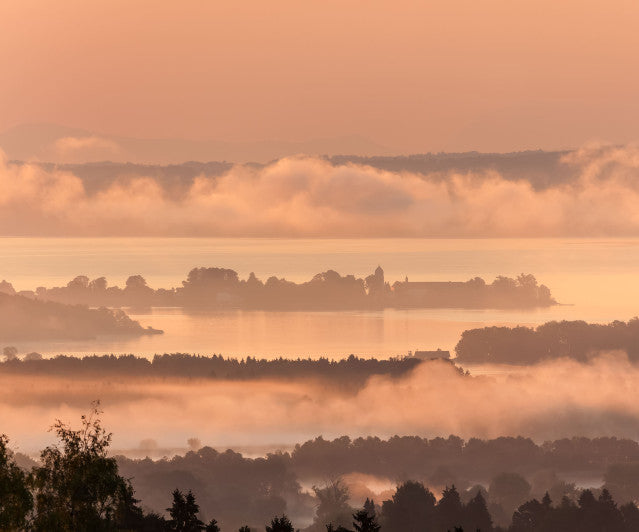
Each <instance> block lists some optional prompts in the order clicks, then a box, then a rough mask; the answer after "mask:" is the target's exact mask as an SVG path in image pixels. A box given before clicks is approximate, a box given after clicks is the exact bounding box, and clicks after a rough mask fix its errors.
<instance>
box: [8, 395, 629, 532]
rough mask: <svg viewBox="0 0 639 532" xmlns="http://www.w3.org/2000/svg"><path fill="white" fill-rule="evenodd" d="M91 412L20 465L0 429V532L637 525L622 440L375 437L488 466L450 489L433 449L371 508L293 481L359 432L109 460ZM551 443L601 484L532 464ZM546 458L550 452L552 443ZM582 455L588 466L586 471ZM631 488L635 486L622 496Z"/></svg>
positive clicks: (341, 489)
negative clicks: (288, 444) (254, 447)
mask: <svg viewBox="0 0 639 532" xmlns="http://www.w3.org/2000/svg"><path fill="white" fill-rule="evenodd" d="M100 413H101V412H100V410H99V404H96V405H95V406H94V407H93V410H92V411H91V412H90V414H88V415H86V416H82V419H81V427H80V428H79V429H73V428H71V427H70V426H68V425H66V424H65V423H62V422H60V421H58V422H56V423H55V425H54V426H53V430H54V431H55V433H56V435H57V437H58V440H59V445H55V446H49V447H47V448H45V449H44V450H43V451H42V452H41V454H40V459H39V461H38V462H35V463H34V462H31V464H29V465H28V468H29V469H30V471H28V470H27V471H25V470H24V469H22V468H21V467H20V466H19V465H18V463H19V461H21V462H22V463H25V461H24V459H22V460H20V456H19V455H16V454H14V453H13V452H11V451H10V450H9V447H8V439H7V438H6V437H5V436H2V437H0V526H1V527H2V529H3V530H24V531H34V532H40V531H49V530H61V531H69V532H71V531H87V532H88V531H98V530H104V531H109V530H113V531H115V530H120V531H124V530H128V531H141V532H142V531H147V532H153V531H158V532H165V531H181V532H187V531H188V532H194V531H210V532H220V531H221V530H239V531H241V532H246V531H249V532H250V531H251V530H259V529H264V530H273V531H278V532H281V531H286V532H290V531H295V530H298V529H301V530H303V531H304V532H318V531H320V532H323V531H324V530H327V531H334V532H380V531H389V532H411V531H416V532H417V531H419V532H424V531H426V532H444V531H452V530H471V531H472V530H480V531H485V532H491V531H495V532H498V531H505V530H509V531H510V532H520V531H521V532H523V531H531V530H532V531H540V532H541V531H544V532H549V531H553V532H554V531H557V532H558V531H564V530H567V531H574V532H577V531H580V532H581V531H587V532H590V531H592V532H600V531H611V532H612V531H614V532H630V531H634V530H636V529H637V525H638V524H639V510H638V509H637V507H636V506H635V504H634V502H632V500H633V497H636V494H637V493H639V489H638V487H639V482H637V476H636V471H635V469H636V464H637V463H639V462H638V461H637V454H638V452H639V450H638V449H639V444H637V442H634V441H630V440H615V439H614V438H608V439H596V440H587V439H585V438H574V439H573V440H560V441H558V442H548V443H547V444H544V445H543V446H536V445H535V444H533V443H532V442H531V441H530V440H528V441H526V440H524V439H523V438H499V439H497V440H486V441H481V440H469V441H468V442H464V441H463V440H460V439H458V438H455V437H452V436H451V437H449V438H448V440H443V439H441V438H436V439H433V440H425V439H424V440H422V439H421V438H415V437H413V438H402V439H399V438H394V439H390V440H388V441H386V442H384V441H381V440H379V439H376V438H372V439H371V438H368V441H369V442H374V443H373V445H372V447H371V448H375V447H379V444H384V443H386V444H388V445H390V446H393V447H394V449H393V458H394V459H400V460H401V459H403V458H404V457H405V456H406V455H410V456H411V458H412V459H417V458H419V457H417V456H416V455H415V453H414V452H411V446H415V445H419V444H421V445H422V448H428V447H429V446H432V447H434V448H439V449H442V448H450V449H455V448H457V449H461V450H462V451H464V450H465V449H466V448H471V447H473V446H477V445H478V444H479V445H480V447H481V448H483V450H484V453H483V455H475V456H473V457H472V460H474V461H475V465H477V466H480V468H481V467H482V466H483V464H484V463H485V462H486V459H487V458H488V462H489V463H491V464H492V465H493V470H492V472H490V473H489V476H487V477H485V478H484V477H483V476H482V475H483V474H485V473H487V472H486V471H484V473H483V474H482V473H479V472H478V471H479V470H477V469H475V470H473V471H472V472H471V473H470V474H471V475H472V478H473V479H474V480H475V482H474V483H472V484H471V483H470V482H468V480H465V479H464V478H463V476H462V475H459V476H458V479H459V481H461V483H462V484H461V485H460V484H458V483H457V482H456V481H453V480H452V478H451V476H450V474H449V475H448V476H447V475H446V474H445V473H444V474H443V473H442V471H443V469H447V468H450V467H454V464H452V463H451V461H450V460H449V458H450V456H447V455H446V453H441V452H440V453H437V454H435V455H433V453H431V455H432V456H431V459H432V465H433V466H436V468H437V469H436V473H435V474H434V475H432V476H431V478H430V479H423V480H421V479H420V477H423V474H421V473H420V471H419V470H412V471H410V472H408V471H405V472H404V474H396V475H395V478H401V477H402V476H403V477H404V480H399V481H398V482H397V483H396V487H395V488H394V489H393V490H389V491H386V492H385V493H384V495H380V497H379V501H380V502H379V503H376V501H375V498H374V497H373V496H369V495H366V496H365V498H364V496H363V494H362V493H361V491H360V493H357V494H356V493H354V492H353V491H352V490H351V488H350V487H349V483H348V476H347V475H345V476H336V477H333V478H334V480H332V481H329V482H324V483H323V484H320V485H316V484H314V485H313V487H312V489H311V490H306V489H303V488H302V482H306V483H308V481H309V480H310V479H312V478H313V477H312V476H304V474H302V473H301V472H300V471H299V470H297V467H296V461H297V459H298V458H299V455H300V453H301V450H302V449H304V448H305V449H306V458H309V455H308V451H309V449H313V450H315V449H316V448H317V456H316V457H315V458H316V459H315V460H314V461H313V464H314V467H315V468H317V469H318V470H323V473H322V474H323V475H326V474H327V473H326V472H327V471H329V470H330V467H327V465H328V464H329V463H330V462H331V461H334V460H335V458H336V457H338V456H339V455H340V454H344V449H347V448H349V447H354V448H357V440H356V441H353V442H351V441H350V440H349V439H347V438H346V439H345V438H339V439H337V440H334V441H333V442H325V441H324V440H322V439H321V438H318V439H317V440H314V441H313V442H306V443H305V444H303V445H300V446H298V447H296V449H295V450H294V451H293V452H292V453H282V452H278V453H271V454H268V455H267V456H266V457H259V458H246V457H244V456H242V455H241V454H239V453H236V452H233V451H231V450H227V451H225V452H218V451H216V450H214V449H212V448H210V447H203V448H201V449H199V450H197V451H191V452H189V453H187V454H186V455H184V456H174V457H172V458H164V459H162V460H158V461H152V460H150V459H148V458H147V459H144V460H132V459H128V458H125V457H122V456H119V457H111V456H109V455H108V448H109V446H110V443H111V434H110V433H108V432H106V430H105V429H104V428H103V427H102V425H101V422H100V417H99V416H100ZM399 440H402V442H401V443H400V444H399V446H397V443H398V441H399ZM318 444H321V447H317V445H318ZM442 444H443V445H442ZM326 445H329V446H332V447H334V448H335V450H334V452H332V453H327V452H326ZM424 446H425V447H424ZM509 448H510V449H511V450H514V451H515V452H511V453H510V456H511V459H512V461H511V462H508V461H506V462H504V461H502V460H501V458H502V456H505V455H508V452H506V453H505V452H504V451H505V450H507V449H509ZM535 448H537V450H538V452H537V453H536V454H537V459H536V464H534V467H539V466H540V465H542V467H543V469H541V470H539V471H536V472H535V473H532V474H531V464H530V461H529V460H528V459H527V458H528V456H531V453H530V451H531V450H534V449H535ZM558 449H563V452H564V453H566V454H567V455H569V456H571V457H573V462H574V463H573V464H572V466H573V467H578V468H580V472H581V473H582V474H583V473H587V474H589V475H591V476H592V475H593V474H596V473H597V472H600V471H601V467H607V469H606V472H605V476H604V478H605V483H604V484H603V486H601V487H600V488H591V489H580V488H577V487H576V486H575V484H574V483H569V482H566V481H562V480H559V478H558V477H557V476H556V474H555V471H554V470H552V469H548V466H549V464H550V463H552V460H551V462H547V463H543V464H542V462H543V460H541V461H540V456H541V455H548V456H552V455H553V454H557V452H558ZM314 452H315V451H314ZM364 454H365V456H362V459H365V460H367V461H368V464H369V465H370V466H375V465H381V464H384V463H385V462H386V464H388V461H389V460H388V458H389V457H388V456H387V457H386V458H387V459H386V460H385V459H384V458H382V457H381V456H377V457H374V456H371V455H370V454H368V455H366V453H364ZM449 454H450V453H449ZM453 454H454V453H453ZM534 454H535V453H533V456H534ZM358 455H360V456H361V455H362V453H361V452H359V453H358ZM491 456H492V459H490V457H491ZM515 457H516V458H515ZM575 457H576V458H575ZM555 458H558V459H559V460H561V459H562V454H561V452H559V453H558V456H556V457H555ZM616 460H619V461H617V462H615V461H616ZM391 461H392V458H391ZM344 463H347V462H346V461H345V462H344ZM593 464H598V466H595V468H594V469H593ZM25 467H27V466H25ZM353 467H355V468H356V467H357V465H352V464H351V467H350V469H351V470H352V469H353ZM511 467H514V469H509V468H511ZM597 467H599V469H597ZM524 470H527V472H524ZM495 472H496V473H495ZM435 477H437V478H438V480H434V479H435ZM385 478H389V477H385ZM444 479H446V480H445V481H444ZM477 480H479V481H480V483H477ZM440 482H441V484H439V483H440ZM622 486H623V488H622ZM629 487H632V489H634V491H627V490H628V488H629ZM624 489H625V490H626V491H624ZM370 493H371V495H372V492H370ZM293 523H296V526H294V525H293ZM298 523H299V524H298ZM300 524H301V527H300ZM262 527H263V528H262Z"/></svg>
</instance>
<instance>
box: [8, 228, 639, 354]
mask: <svg viewBox="0 0 639 532" xmlns="http://www.w3.org/2000/svg"><path fill="white" fill-rule="evenodd" d="M0 257H1V259H0V280H1V279H3V278H4V279H6V280H8V281H11V282H12V283H13V284H14V286H15V288H16V289H19V290H20V289H34V288H36V287H37V286H60V285H63V284H66V283H67V282H68V281H69V280H70V279H71V278H73V277H74V276H76V275H79V274H83V275H88V276H89V277H90V278H95V277H99V276H105V277H107V279H108V280H109V283H110V284H119V285H123V284H124V281H125V280H126V278H127V277H128V276H129V275H132V274H141V275H143V276H144V277H145V278H146V279H147V282H148V283H149V285H151V286H153V287H154V288H157V287H171V286H179V285H180V283H181V281H182V280H183V279H185V278H186V275H187V273H188V271H189V270H190V269H191V268H193V267H195V266H220V267H227V268H233V269H235V270H236V271H238V273H239V274H240V276H241V277H246V276H247V275H248V273H249V272H251V271H253V272H255V273H256V275H257V276H258V277H260V278H262V279H264V280H265V279H266V278H267V277H269V276H271V275H277V276H278V277H285V278H287V279H290V280H293V281H304V280H308V279H309V278H311V277H312V276H313V275H314V274H315V273H317V272H320V271H323V270H327V269H330V268H332V269H335V270H337V271H339V272H340V273H342V274H345V273H353V274H355V275H357V276H365V275H368V274H369V273H371V272H372V271H373V270H374V269H375V267H376V266H377V265H378V264H379V265H381V266H382V267H383V268H384V270H385V272H386V278H387V280H389V281H391V282H393V281H395V280H400V279H404V277H405V276H408V278H409V279H410V280H462V281H465V280H468V279H469V278H471V277H474V276H481V277H483V278H484V279H486V280H487V281H489V282H490V281H492V279H494V277H496V276H497V275H508V276H516V275H518V274H519V273H522V272H526V273H533V274H534V275H535V276H536V277H537V279H538V280H539V281H540V282H542V283H544V284H546V285H548V286H549V287H550V288H551V290H552V293H553V295H554V296H555V298H556V299H557V300H558V301H560V302H561V303H563V305H560V306H555V307H551V308H548V309H540V310H532V311H498V310H461V309H425V310H408V311H407V310H392V309H387V310H384V311H374V312H352V311H348V312H260V311H225V312H208V313H201V312H184V311H182V310H181V309H166V308H154V309H129V313H130V314H131V315H132V317H134V318H135V319H138V320H139V321H140V322H141V323H142V325H145V326H146V325H151V326H153V327H156V328H160V329H163V330H164V331H165V334H164V335H161V336H152V337H144V338H136V339H125V340H114V339H108V338H99V339H97V340H93V341H90V342H47V343H42V342H38V343H35V342H34V343H22V344H21V345H18V346H16V347H18V348H19V349H20V350H21V351H31V350H36V351H39V352H41V353H45V354H57V353H69V354H85V353H111V352H113V353H137V354H142V355H152V354H154V353H164V352H192V353H202V354H210V353H221V354H224V355H229V356H246V355H255V356H265V357H274V356H280V355H281V356H312V357H317V356H321V355H328V356H331V357H340V356H345V355H348V354H350V353H354V354H358V355H363V356H375V355H377V356H391V355H400V354H405V353H407V352H408V351H409V350H413V349H434V348H437V347H441V348H443V349H451V350H452V349H453V348H454V346H455V344H456V343H457V341H458V339H459V336H460V334H461V332H462V331H463V330H465V329H468V328H472V327H481V326H485V325H516V324H522V325H534V324H539V323H543V322H545V321H548V320H554V319H584V320H588V321H596V322H608V321H612V320H614V319H621V320H627V319H629V318H631V317H633V316H635V315H638V314H639V240H637V239H597V240H595V239H525V240H515V239H498V240H497V239H476V240H463V239H458V240H453V239H442V240H432V239H343V240H328V239H321V240H307V239H300V240H296V239H191V238H184V239H182V238H174V239H151V238H129V239H122V238H102V239H78V238H74V239H61V238H51V239H40V238H0Z"/></svg>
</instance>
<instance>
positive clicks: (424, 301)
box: [0, 267, 556, 310]
mask: <svg viewBox="0 0 639 532" xmlns="http://www.w3.org/2000/svg"><path fill="white" fill-rule="evenodd" d="M12 290H13V288H12V286H11V285H10V284H9V283H7V282H4V284H2V285H0V292H1V291H5V292H7V293H11V292H12ZM21 294H22V295H24V296H25V297H31V298H35V299H38V300H49V301H57V302H61V303H67V304H84V305H89V306H107V307H122V306H137V307H140V306H149V307H150V306H178V307H187V308H233V309H235V308H238V309H255V310H340V309H381V308H387V307H400V308H406V307H416V308H436V307H464V308H511V307H523V308H529V307H543V306H549V305H553V304H555V303H556V302H555V300H554V299H553V298H552V296H551V293H550V290H549V289H548V287H546V286H544V285H538V284H537V280H536V279H535V277H534V276H533V275H530V274H528V275H526V274H523V273H522V274H521V275H519V276H518V277H517V278H516V279H512V278H509V277H503V276H499V277H497V278H496V279H495V280H494V281H493V282H492V283H490V284H487V283H486V282H485V281H484V280H483V279H481V278H479V277H475V278H474V279H471V280H469V281H466V282H413V281H409V280H408V279H406V280H405V281H397V282H395V283H393V285H392V286H391V285H390V284H389V283H388V282H387V281H386V280H385V278H384V271H383V270H382V268H380V267H378V268H377V269H376V270H375V272H374V273H373V274H371V275H369V276H368V277H366V278H365V279H361V278H356V277H355V276H354V275H346V276H342V275H340V274H339V273H337V272H336V271H334V270H328V271H325V272H322V273H318V274H317V275H315V276H314V277H313V278H312V279H311V280H310V281H307V282H304V283H294V282H291V281H287V280H286V279H279V278H277V277H274V276H273V277H269V278H268V279H267V280H266V281H265V282H264V281H262V280H260V279H258V278H257V277H256V276H255V274H253V273H251V274H250V275H249V276H248V278H247V279H240V278H239V276H238V274H237V272H236V271H234V270H230V269H226V268H194V269H192V270H191V271H190V272H189V274H188V276H187V279H186V280H185V281H183V282H182V286H181V287H178V288H170V289H165V288H159V289H157V290H155V289H153V288H151V287H150V286H148V285H147V282H146V280H145V279H144V278H143V277H142V276H140V275H132V276H130V277H129V278H128V279H127V281H126V285H125V286H124V288H120V287H118V286H108V283H107V280H106V279H105V278H104V277H100V278H98V279H93V280H90V279H89V278H88V277H86V276H83V275H80V276H77V277H75V278H74V279H73V280H71V281H70V282H69V283H67V285H66V286H63V287H54V288H45V287H39V288H37V289H36V290H35V291H34V292H29V291H25V292H21Z"/></svg>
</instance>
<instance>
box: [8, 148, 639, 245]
mask: <svg viewBox="0 0 639 532" xmlns="http://www.w3.org/2000/svg"><path fill="white" fill-rule="evenodd" d="M560 164H561V165H565V166H568V167H571V168H572V169H574V170H575V171H574V172H573V173H574V174H575V175H576V176H577V177H575V178H574V179H570V180H567V181H566V180H565V179H563V178H562V179H559V178H558V179H557V180H556V182H554V183H555V184H552V183H553V180H552V176H549V181H550V183H551V184H550V185H549V186H547V187H544V188H535V186H534V184H533V183H532V182H531V181H530V180H527V179H525V178H522V179H521V180H517V179H513V178H512V176H510V178H505V177H503V176H502V175H500V174H499V173H498V172H496V171H495V170H493V169H491V168H490V167H489V166H488V167H483V168H478V169H477V170H476V171H468V172H462V173H460V172H448V173H445V174H444V175H442V174H441V173H438V174H436V175H430V174H429V175H422V174H415V173H410V172H394V171H388V170H382V169H379V168H373V167H372V166H366V165H359V164H353V163H345V164H331V163H330V162H329V161H327V160H325V159H321V158H313V157H304V156H300V157H288V158H284V159H280V160H278V161H275V162H273V163H272V164H269V165H266V166H254V165H237V166H234V167H232V168H231V169H230V170H229V171H227V172H226V173H223V174H222V175H215V176H207V175H200V176H198V177H195V178H193V179H192V180H191V181H190V183H189V184H187V185H186V188H185V189H184V190H183V191H182V192H181V193H179V194H176V193H175V192H174V191H173V190H172V189H171V188H170V187H169V188H165V187H164V186H163V184H162V183H161V182H160V181H158V180H157V179H155V178H153V177H149V176H145V175H143V174H142V175H139V176H130V175H129V176H126V178H125V177H123V178H122V179H114V180H113V182H111V183H110V184H109V185H108V186H106V187H104V188H100V189H97V190H93V189H92V188H91V186H90V184H87V183H86V182H85V181H83V179H81V178H80V177H78V176H76V175H74V174H72V173H70V172H69V171H68V170H60V169H55V167H49V166H42V165H38V164H14V163H8V162H6V161H2V162H0V190H1V191H2V192H0V228H1V232H2V234H4V235H24V236H29V235H42V236H50V235H58V236H81V235H84V236H121V235H127V236H129V235H137V236H289V237H290V236H293V237H294V236H327V237H344V236H363V237H366V236H375V237H382V236H385V237H403V236H405V237H443V236H452V237H458V236H467V237H475V236H484V237H489V236H496V237H516V236H517V237H523V236H539V237H541V236H630V235H633V236H636V235H639V214H638V213H639V208H638V207H639V186H638V185H637V183H638V181H637V179H636V177H637V175H638V174H639V147H637V146H626V147H600V146H593V147H587V148H584V149H581V150H578V151H574V152H570V153H568V154H566V155H564V156H563V158H562V159H561V163H560ZM89 189H91V190H92V192H89V191H88V190H89Z"/></svg>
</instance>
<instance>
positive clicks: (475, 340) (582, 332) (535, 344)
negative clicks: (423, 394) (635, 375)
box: [455, 318, 639, 365]
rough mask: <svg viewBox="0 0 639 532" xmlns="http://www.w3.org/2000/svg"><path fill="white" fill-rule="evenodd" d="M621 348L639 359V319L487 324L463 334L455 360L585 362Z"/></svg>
mask: <svg viewBox="0 0 639 532" xmlns="http://www.w3.org/2000/svg"><path fill="white" fill-rule="evenodd" d="M614 350H621V351H624V352H626V353H627V355H628V358H629V359H630V360H631V361H633V362H636V361H637V360H639V318H633V319H631V320H629V321H628V322H623V321H613V322H612V323H609V324H606V325H603V324H597V323H586V322H585V321H559V322H557V321H551V322H548V323H544V324H543V325H540V326H538V327H536V328H534V329H533V328H530V327H521V326H519V327H484V328H481V329H471V330H467V331H464V332H463V333H462V336H461V339H460V340H459V342H458V343H457V346H456V347H455V352H456V354H457V358H456V361H458V362H460V363H466V364H486V363H493V364H520V365H527V364H535V363H537V362H541V361H543V360H549V359H557V358H571V359H575V360H578V361H580V362H586V361H588V360H589V359H591V358H593V357H595V356H596V355H598V354H600V353H601V352H604V351H614Z"/></svg>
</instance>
